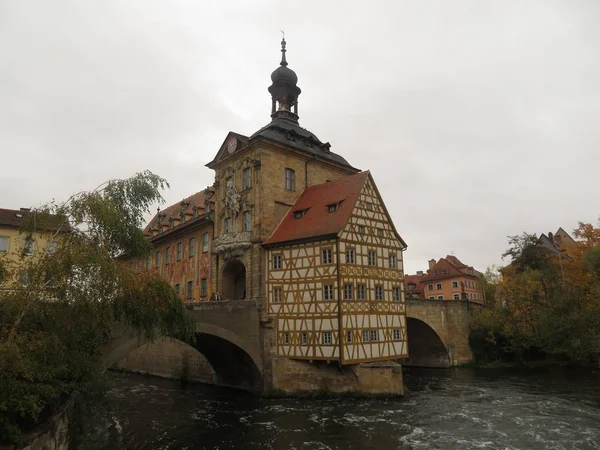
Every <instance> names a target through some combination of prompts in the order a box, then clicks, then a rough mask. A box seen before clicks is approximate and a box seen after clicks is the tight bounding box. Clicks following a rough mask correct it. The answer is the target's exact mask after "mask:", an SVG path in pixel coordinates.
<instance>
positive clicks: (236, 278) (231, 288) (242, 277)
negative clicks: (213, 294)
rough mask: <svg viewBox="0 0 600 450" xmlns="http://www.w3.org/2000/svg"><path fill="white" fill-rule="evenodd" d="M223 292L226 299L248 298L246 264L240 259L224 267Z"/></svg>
mask: <svg viewBox="0 0 600 450" xmlns="http://www.w3.org/2000/svg"><path fill="white" fill-rule="evenodd" d="M221 286H222V288H221V292H222V295H223V299H224V300H244V299H245V298H246V266H245V265H244V263H243V262H241V261H240V260H238V259H235V260H232V261H229V262H227V264H225V267H223V276H222V282H221Z"/></svg>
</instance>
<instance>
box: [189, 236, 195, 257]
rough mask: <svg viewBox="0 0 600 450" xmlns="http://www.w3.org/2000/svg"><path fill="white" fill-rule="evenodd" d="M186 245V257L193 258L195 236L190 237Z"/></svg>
mask: <svg viewBox="0 0 600 450" xmlns="http://www.w3.org/2000/svg"><path fill="white" fill-rule="evenodd" d="M188 247H189V248H188V257H190V258H193V257H194V256H196V238H190V240H189V242H188Z"/></svg>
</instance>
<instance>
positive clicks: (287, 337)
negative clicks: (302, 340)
mask: <svg viewBox="0 0 600 450" xmlns="http://www.w3.org/2000/svg"><path fill="white" fill-rule="evenodd" d="M283 343H284V344H289V343H290V333H288V332H285V333H283Z"/></svg>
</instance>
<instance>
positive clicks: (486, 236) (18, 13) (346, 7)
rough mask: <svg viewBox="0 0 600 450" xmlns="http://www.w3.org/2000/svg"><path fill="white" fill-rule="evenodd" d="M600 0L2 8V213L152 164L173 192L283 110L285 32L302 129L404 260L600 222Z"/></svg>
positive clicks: (76, 1) (481, 262)
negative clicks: (386, 214)
mask: <svg viewBox="0 0 600 450" xmlns="http://www.w3.org/2000/svg"><path fill="white" fill-rule="evenodd" d="M599 23H600V2H598V1H597V0H589V1H577V0H574V1H564V0H557V1H551V0H539V1H527V0H524V1H523V0H514V1H509V0H501V1H491V0H488V1H481V0H472V1H461V0H452V1H448V0H440V1H423V0H419V1H399V0H390V1H369V2H364V1H344V2H334V1H330V2H326V1H322V0H321V1H306V0H302V1H299V0H298V1H288V0H278V1H274V0H260V1H257V0H254V1H247V0H243V1H236V2H233V1H210V2H209V1H199V0H188V1H184V0H169V1H166V0H163V1H155V0H139V1H133V0H132V1H129V0H103V1H99V0H98V1H91V0H90V1H81V0H71V1H67V0H53V1H46V0H38V1H28V0H0V152H1V157H2V158H1V161H0V167H1V168H2V175H1V178H0V200H1V201H0V207H4V208H15V209H16V208H19V207H23V206H35V205H39V204H41V203H44V202H46V201H49V200H51V199H53V198H55V199H57V200H60V199H65V198H67V197H68V196H69V195H70V194H72V193H73V192H76V191H80V190H84V189H92V188H94V187H95V186H97V185H98V184H100V183H102V182H103V181H105V180H108V179H111V178H117V177H127V176H129V175H132V174H134V173H135V172H139V171H141V170H144V169H150V170H152V171H153V172H155V173H158V174H159V175H161V176H163V177H165V178H166V179H167V180H168V181H169V182H170V184H171V189H170V190H169V191H168V192H166V193H165V198H166V200H167V202H169V203H174V202H176V201H179V200H180V199H182V198H183V197H186V196H188V195H190V194H192V193H194V192H197V191H199V190H201V189H203V188H204V187H206V186H207V185H209V184H212V182H213V172H212V171H211V170H209V169H207V168H206V167H204V164H205V163H207V162H208V161H210V160H211V159H212V158H213V157H214V155H215V154H216V152H217V150H218V148H219V146H220V145H221V143H222V141H223V139H224V138H225V136H226V134H227V132H228V131H230V130H231V131H236V132H239V133H241V134H244V135H250V134H252V133H253V132H254V131H256V130H257V129H259V128H260V127H262V126H263V125H266V124H267V123H268V122H269V120H270V118H269V114H270V108H271V100H270V96H269V94H268V92H267V87H268V86H269V84H270V78H269V76H270V73H271V72H272V71H273V70H274V69H275V68H276V67H277V65H278V63H279V59H280V53H279V49H280V45H279V42H280V40H281V34H280V31H279V30H280V29H282V28H283V29H285V32H286V37H287V41H288V53H287V56H288V61H289V63H290V66H289V67H290V68H292V69H294V70H295V71H296V73H297V74H298V78H299V82H298V84H299V86H300V87H301V88H302V94H301V96H300V99H299V114H300V124H301V125H302V126H304V127H305V128H307V129H309V130H311V131H312V132H314V133H315V134H316V135H317V136H318V137H319V138H320V139H321V140H322V141H328V142H330V143H331V145H332V151H334V152H336V153H339V154H341V155H342V156H344V157H345V158H346V159H347V160H348V161H349V162H350V164H352V165H353V166H355V167H358V168H361V169H370V170H371V172H372V174H373V176H374V178H375V181H376V183H377V185H378V187H379V189H380V191H381V193H382V195H383V198H384V200H385V202H386V204H387V207H388V209H389V211H390V213H391V215H392V218H393V220H394V222H395V225H396V227H397V229H398V231H399V232H400V234H401V235H402V237H403V238H404V239H405V240H406V242H407V243H408V250H407V252H406V254H405V261H406V269H407V272H408V273H414V272H415V271H416V270H419V269H426V268H427V260H428V259H430V258H436V259H438V258H440V257H443V256H445V255H446V254H448V253H452V252H453V253H454V254H455V255H456V256H458V257H459V258H460V259H462V260H463V262H465V263H467V264H471V265H473V266H475V268H477V269H480V270H484V269H485V268H486V267H487V266H488V265H491V264H498V263H501V260H500V255H501V253H502V252H503V251H504V249H505V248H506V245H507V244H506V236H507V235H513V234H519V233H521V232H523V231H528V232H531V233H534V232H535V233H538V234H539V233H542V232H546V233H547V232H548V231H556V229H557V228H558V227H559V226H562V227H563V228H565V229H566V230H567V231H569V232H570V231H572V229H573V228H575V227H576V225H577V222H578V221H588V222H594V223H596V221H597V218H598V216H599V215H600V195H599V194H600V185H599V179H598V173H599V169H600V126H599V125H600V27H599V26H598V24H599Z"/></svg>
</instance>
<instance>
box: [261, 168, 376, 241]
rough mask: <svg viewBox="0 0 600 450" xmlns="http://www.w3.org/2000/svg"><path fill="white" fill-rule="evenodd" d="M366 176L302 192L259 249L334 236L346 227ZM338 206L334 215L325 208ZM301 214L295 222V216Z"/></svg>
mask: <svg viewBox="0 0 600 450" xmlns="http://www.w3.org/2000/svg"><path fill="white" fill-rule="evenodd" d="M368 176H369V172H368V171H366V172H360V173H357V174H355V175H349V176H347V177H343V178H339V179H337V180H335V181H330V182H329V183H323V184H318V185H316V186H309V187H308V188H306V189H305V190H304V191H303V192H302V194H300V197H298V199H297V200H296V202H295V203H294V206H292V208H291V209H290V210H289V211H288V212H287V213H286V214H285V216H283V219H281V222H279V225H278V226H277V228H275V231H273V233H272V234H271V236H269V237H268V238H267V240H266V241H265V242H263V245H266V246H268V245H273V244H279V243H284V242H289V241H296V240H301V239H310V238H317V237H321V236H328V235H336V234H337V233H339V232H340V230H341V229H342V228H343V227H344V225H346V223H347V222H348V220H349V219H350V215H351V214H352V210H353V209H354V205H355V204H356V200H357V199H358V196H359V195H360V192H361V190H362V187H363V185H364V184H365V181H366V180H367V177H368ZM333 204H338V207H337V210H336V211H335V212H329V207H328V205H333ZM296 212H303V215H302V217H301V218H299V219H296V218H295V213H296Z"/></svg>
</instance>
